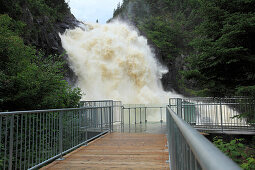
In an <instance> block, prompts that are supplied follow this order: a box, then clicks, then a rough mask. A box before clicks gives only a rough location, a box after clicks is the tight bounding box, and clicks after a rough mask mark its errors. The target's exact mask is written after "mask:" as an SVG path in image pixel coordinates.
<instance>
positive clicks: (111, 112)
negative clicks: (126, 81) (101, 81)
mask: <svg viewBox="0 0 255 170" xmlns="http://www.w3.org/2000/svg"><path fill="white" fill-rule="evenodd" d="M113 107H114V105H113V100H112V107H111V114H112V122H111V126H112V127H111V130H112V132H113V121H114V118H113Z"/></svg>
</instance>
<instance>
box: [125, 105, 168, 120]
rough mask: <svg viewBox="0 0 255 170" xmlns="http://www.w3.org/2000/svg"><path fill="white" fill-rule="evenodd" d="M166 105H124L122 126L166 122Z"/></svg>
mask: <svg viewBox="0 0 255 170" xmlns="http://www.w3.org/2000/svg"><path fill="white" fill-rule="evenodd" d="M165 108H166V105H151V104H150V105H149V104H125V105H123V107H122V113H121V122H122V124H128V125H131V124H137V123H140V124H141V123H147V122H148V121H149V122H161V123H163V122H164V121H166V117H165V115H166V114H165Z"/></svg>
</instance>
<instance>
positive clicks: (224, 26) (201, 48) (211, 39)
mask: <svg viewBox="0 0 255 170" xmlns="http://www.w3.org/2000/svg"><path fill="white" fill-rule="evenodd" d="M254 5H255V2H254V1H246V0H242V1H239V0H233V1H232V2H231V3H229V1H227V0H216V1H209V0H203V1H201V8H200V10H199V13H200V15H201V16H202V19H203V22H202V23H201V24H200V26H199V27H198V28H197V30H196V33H197V38H195V39H194V41H193V42H192V43H191V45H192V46H193V47H194V48H195V50H196V54H195V55H191V56H190V58H189V60H188V61H189V64H190V66H191V67H190V71H191V72H192V71H193V70H198V71H199V72H200V73H201V75H202V76H203V77H204V78H205V79H197V81H198V83H199V85H200V86H201V87H202V88H207V89H210V95H212V96H226V95H231V94H232V95H233V94H234V93H235V92H236V89H238V88H239V92H241V91H242V92H244V91H243V90H244V89H247V88H246V87H249V86H253V85H254V81H255V67H254V64H255V60H254V55H255V51H254V42H253V39H254V38H255V31H254V30H255V15H254V14H255V10H254V8H253V7H252V6H254ZM184 76H185V77H186V75H184ZM186 78H189V77H186ZM249 90H251V88H249Z"/></svg>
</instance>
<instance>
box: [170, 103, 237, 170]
mask: <svg viewBox="0 0 255 170" xmlns="http://www.w3.org/2000/svg"><path fill="white" fill-rule="evenodd" d="M166 112H167V126H168V134H167V135H168V143H169V153H170V166H171V169H173V170H175V169H205V170H216V169H217V170H240V168H239V166H238V165H237V164H235V163H234V162H233V161H232V160H231V159H230V158H228V157H227V156H225V155H224V154H223V153H222V152H221V151H220V150H219V149H218V148H216V147H215V146H214V145H213V144H212V143H211V142H209V141H208V140H207V139H206V138H205V137H204V136H202V135H201V134H199V133H198V131H196V130H195V129H194V128H192V127H191V126H190V125H189V124H187V123H186V122H185V121H184V120H182V119H181V118H180V117H178V116H177V114H176V113H175V112H174V111H173V110H172V109H170V108H169V107H168V106H167V108H166ZM179 163H180V164H179Z"/></svg>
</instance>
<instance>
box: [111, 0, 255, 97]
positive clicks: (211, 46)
mask: <svg viewBox="0 0 255 170" xmlns="http://www.w3.org/2000/svg"><path fill="white" fill-rule="evenodd" d="M254 6H255V1H253V0H241V1H240V0H231V1H229V0H215V1H210V0H183V1H178V0H124V1H123V4H122V5H119V6H118V7H117V9H116V10H115V11H114V17H115V18H117V17H120V18H122V19H125V20H129V21H131V22H132V23H133V24H135V25H136V26H137V27H138V28H139V30H140V31H141V32H142V33H143V34H145V35H146V37H147V38H148V39H149V40H150V41H151V42H152V43H153V44H154V45H155V46H156V48H158V49H159V51H160V54H161V55H162V58H163V62H165V63H167V65H168V66H169V68H170V67H175V68H176V69H177V70H178V73H179V74H177V77H176V81H178V85H179V87H178V88H177V89H180V91H182V92H184V93H186V94H189V95H196V96H215V97H216V96H217V97H218V96H231V95H232V96H233V95H245V96H252V97H255V95H254V94H255V85H254V82H255V67H254V64H255V51H254V49H255V43H254V42H253V39H254V38H255V10H254V8H253V7H254ZM178 62H179V65H178ZM169 63H170V64H169Z"/></svg>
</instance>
